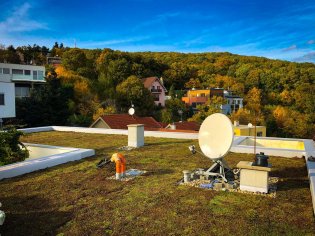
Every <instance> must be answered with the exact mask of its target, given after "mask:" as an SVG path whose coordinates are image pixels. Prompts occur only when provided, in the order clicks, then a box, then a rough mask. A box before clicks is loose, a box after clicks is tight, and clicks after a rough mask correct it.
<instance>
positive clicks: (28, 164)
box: [0, 143, 95, 180]
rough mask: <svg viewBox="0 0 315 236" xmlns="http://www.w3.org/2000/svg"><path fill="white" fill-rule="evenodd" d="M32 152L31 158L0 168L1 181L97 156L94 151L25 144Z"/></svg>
mask: <svg viewBox="0 0 315 236" xmlns="http://www.w3.org/2000/svg"><path fill="white" fill-rule="evenodd" d="M25 146H26V147H27V149H28V150H29V151H30V158H27V159H26V160H25V161H22V162H17V163H14V164H10V165H5V166H1V167H0V180H1V179H5V178H11V177H15V176H19V175H23V174H26V173H30V172H33V171H37V170H41V169H45V168H48V167H52V166H56V165H60V164H63V163H67V162H70V161H76V160H80V159H82V158H85V157H90V156H94V155H95V151H94V150H93V149H82V148H69V147H59V146H49V145H40V144H28V143H27V144H25Z"/></svg>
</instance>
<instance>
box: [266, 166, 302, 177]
mask: <svg viewBox="0 0 315 236" xmlns="http://www.w3.org/2000/svg"><path fill="white" fill-rule="evenodd" d="M271 176H276V177H280V178H305V177H307V168H306V166H297V167H284V168H277V169H276V170H272V172H271Z"/></svg>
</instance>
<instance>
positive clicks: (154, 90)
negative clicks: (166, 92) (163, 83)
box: [151, 89, 162, 93]
mask: <svg viewBox="0 0 315 236" xmlns="http://www.w3.org/2000/svg"><path fill="white" fill-rule="evenodd" d="M161 92H162V89H151V93H161Z"/></svg>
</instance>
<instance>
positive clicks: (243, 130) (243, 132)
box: [234, 125, 266, 137]
mask: <svg viewBox="0 0 315 236" xmlns="http://www.w3.org/2000/svg"><path fill="white" fill-rule="evenodd" d="M259 132H261V133H262V136H261V137H266V127H265V126H256V136H257V134H258V133H259ZM234 134H235V135H238V136H254V135H255V128H254V127H252V128H249V127H247V126H246V125H241V126H234Z"/></svg>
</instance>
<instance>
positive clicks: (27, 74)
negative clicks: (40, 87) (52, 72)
mask: <svg viewBox="0 0 315 236" xmlns="http://www.w3.org/2000/svg"><path fill="white" fill-rule="evenodd" d="M44 76H45V67H44V66H32V65H20V64H9V63H0V118H9V117H15V97H20V98H21V97H28V96H30V89H31V88H34V86H36V84H40V83H45V78H44Z"/></svg>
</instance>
